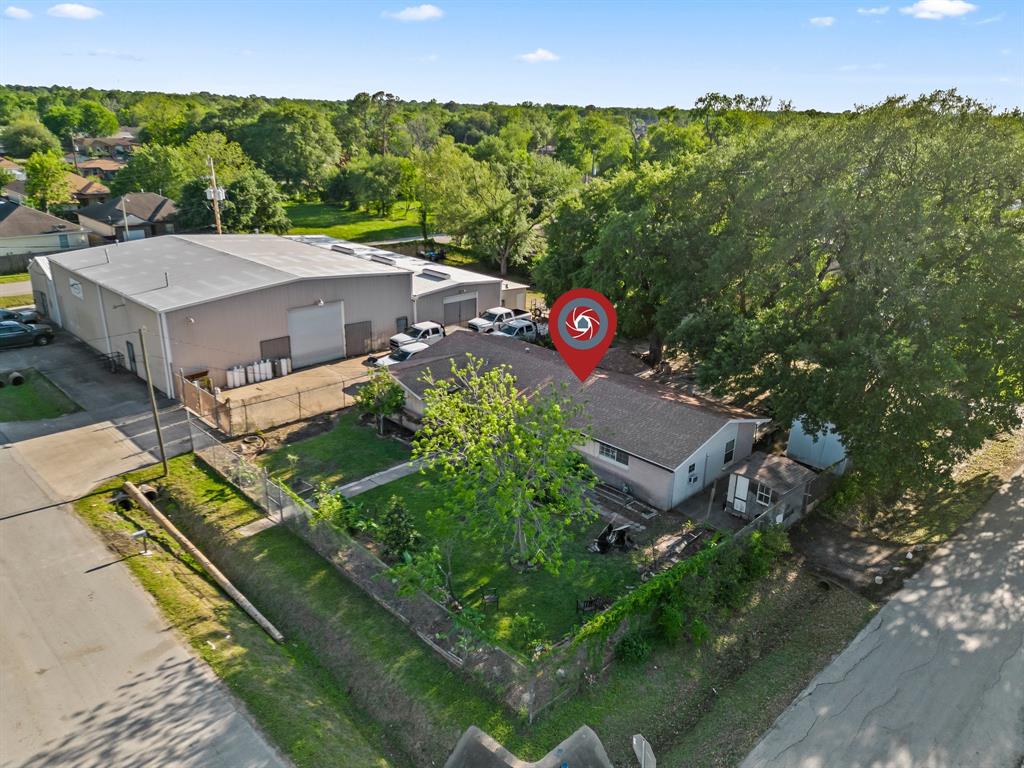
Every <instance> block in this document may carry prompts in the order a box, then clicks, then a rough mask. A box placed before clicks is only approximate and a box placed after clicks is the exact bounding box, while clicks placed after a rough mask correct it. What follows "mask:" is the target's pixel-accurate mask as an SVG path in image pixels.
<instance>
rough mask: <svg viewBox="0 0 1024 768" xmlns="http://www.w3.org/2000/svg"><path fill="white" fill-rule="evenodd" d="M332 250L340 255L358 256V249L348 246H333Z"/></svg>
mask: <svg viewBox="0 0 1024 768" xmlns="http://www.w3.org/2000/svg"><path fill="white" fill-rule="evenodd" d="M331 250H332V251H337V252H338V253H347V254H348V255H349V256H355V255H356V249H355V248H353V247H351V246H348V245H332V246H331Z"/></svg>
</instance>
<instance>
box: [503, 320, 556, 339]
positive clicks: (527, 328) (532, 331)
mask: <svg viewBox="0 0 1024 768" xmlns="http://www.w3.org/2000/svg"><path fill="white" fill-rule="evenodd" d="M494 335H495V336H505V337H508V338H510V339H519V340H520V341H536V340H537V339H539V338H540V337H541V336H547V335H548V324H547V323H535V322H533V320H529V319H527V318H525V317H517V318H516V319H515V320H509V321H508V322H507V323H502V324H501V325H499V326H498V328H497V330H496V331H494Z"/></svg>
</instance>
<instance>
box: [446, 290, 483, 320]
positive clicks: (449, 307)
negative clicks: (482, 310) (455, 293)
mask: <svg viewBox="0 0 1024 768" xmlns="http://www.w3.org/2000/svg"><path fill="white" fill-rule="evenodd" d="M474 317H476V296H473V297H472V298H469V299H462V300H460V301H446V302H445V305H444V324H445V325H465V324H466V323H468V322H469V321H470V320H472V319H473V318H474Z"/></svg>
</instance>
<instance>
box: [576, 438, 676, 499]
mask: <svg viewBox="0 0 1024 768" xmlns="http://www.w3.org/2000/svg"><path fill="white" fill-rule="evenodd" d="M579 451H580V453H582V454H583V456H584V457H585V458H586V460H587V463H588V464H589V465H590V467H591V469H593V470H594V474H595V475H597V476H598V477H599V478H601V479H602V480H603V481H604V482H606V483H608V484H609V485H613V486H615V487H617V488H622V487H623V485H628V486H629V490H630V492H631V493H632V494H633V495H634V496H636V497H637V498H638V499H641V500H642V501H646V502H647V503H648V504H650V505H652V506H655V507H657V508H658V509H669V508H671V507H672V488H673V482H674V478H673V473H672V470H670V469H665V467H659V466H658V465H657V464H652V463H651V462H649V461H645V460H644V459H641V458H640V457H639V456H634V455H632V454H630V455H629V464H628V465H624V464H620V463H619V462H617V461H613V460H611V459H609V458H606V457H604V456H602V455H601V454H600V452H599V451H598V444H597V442H595V441H593V440H587V442H586V443H584V444H583V445H582V446H580V448H579Z"/></svg>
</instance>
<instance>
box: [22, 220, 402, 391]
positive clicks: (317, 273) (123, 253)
mask: <svg viewBox="0 0 1024 768" xmlns="http://www.w3.org/2000/svg"><path fill="white" fill-rule="evenodd" d="M30 273H31V277H32V289H33V292H34V294H35V296H36V303H37V305H39V306H45V307H47V308H48V311H49V316H50V318H51V320H52V321H53V322H54V323H56V324H57V325H60V326H61V327H63V328H65V329H66V330H68V331H69V332H71V333H73V334H74V335H75V336H77V337H78V338H79V339H81V340H83V341H84V342H86V343H87V344H89V345H90V346H92V347H94V348H95V349H97V350H98V351H100V352H101V353H103V354H109V355H115V356H116V355H120V356H121V357H122V359H123V363H124V365H125V366H126V367H128V368H129V369H131V370H132V371H134V372H135V373H137V374H138V375H140V376H144V372H143V365H142V358H141V351H140V349H139V346H138V344H139V339H138V330H139V328H143V327H144V328H145V329H146V331H145V333H146V346H147V349H148V354H149V363H150V368H151V370H152V374H153V384H154V386H156V387H157V388H158V389H160V390H161V391H163V392H164V393H166V394H169V395H172V396H174V395H175V394H176V393H175V386H174V375H175V374H176V373H177V372H178V371H179V370H182V371H183V372H184V373H185V375H186V376H188V377H200V376H203V375H204V374H205V375H206V376H208V377H209V379H210V382H211V384H212V385H214V386H221V387H223V386H225V384H226V382H227V379H226V372H227V370H228V369H229V368H232V367H234V366H236V365H240V364H241V365H244V364H246V363H248V362H251V361H253V360H263V359H275V358H282V357H289V358H291V361H292V366H293V367H295V368H300V367H303V366H309V365H314V364H316V363H321V362H326V361H328V360H335V359H338V358H342V357H346V356H350V355H356V354H364V353H366V352H370V351H373V350H374V349H382V348H384V347H386V346H387V341H388V337H390V336H391V335H392V334H394V333H395V332H396V330H402V329H403V328H404V327H405V325H406V323H407V322H411V319H412V318H413V317H414V310H413V302H412V294H413V286H412V282H413V279H414V277H413V272H411V271H409V270H407V269H402V268H400V267H397V266H395V265H394V264H390V263H386V262H384V261H383V260H379V259H367V258H362V257H359V256H357V255H354V254H348V253H342V252H338V251H337V250H330V249H324V248H318V247H315V246H313V245H309V244H306V243H302V242H298V241H295V240H291V239H288V238H283V237H277V236H275V235H166V236H163V237H154V238H147V239H145V240H135V241H129V242H125V243H118V244H115V245H110V246H101V247H97V248H86V249H83V250H79V251H74V252H70V253H63V254H57V255H53V256H49V257H37V258H36V259H35V260H34V261H33V262H32V265H31V267H30Z"/></svg>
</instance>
